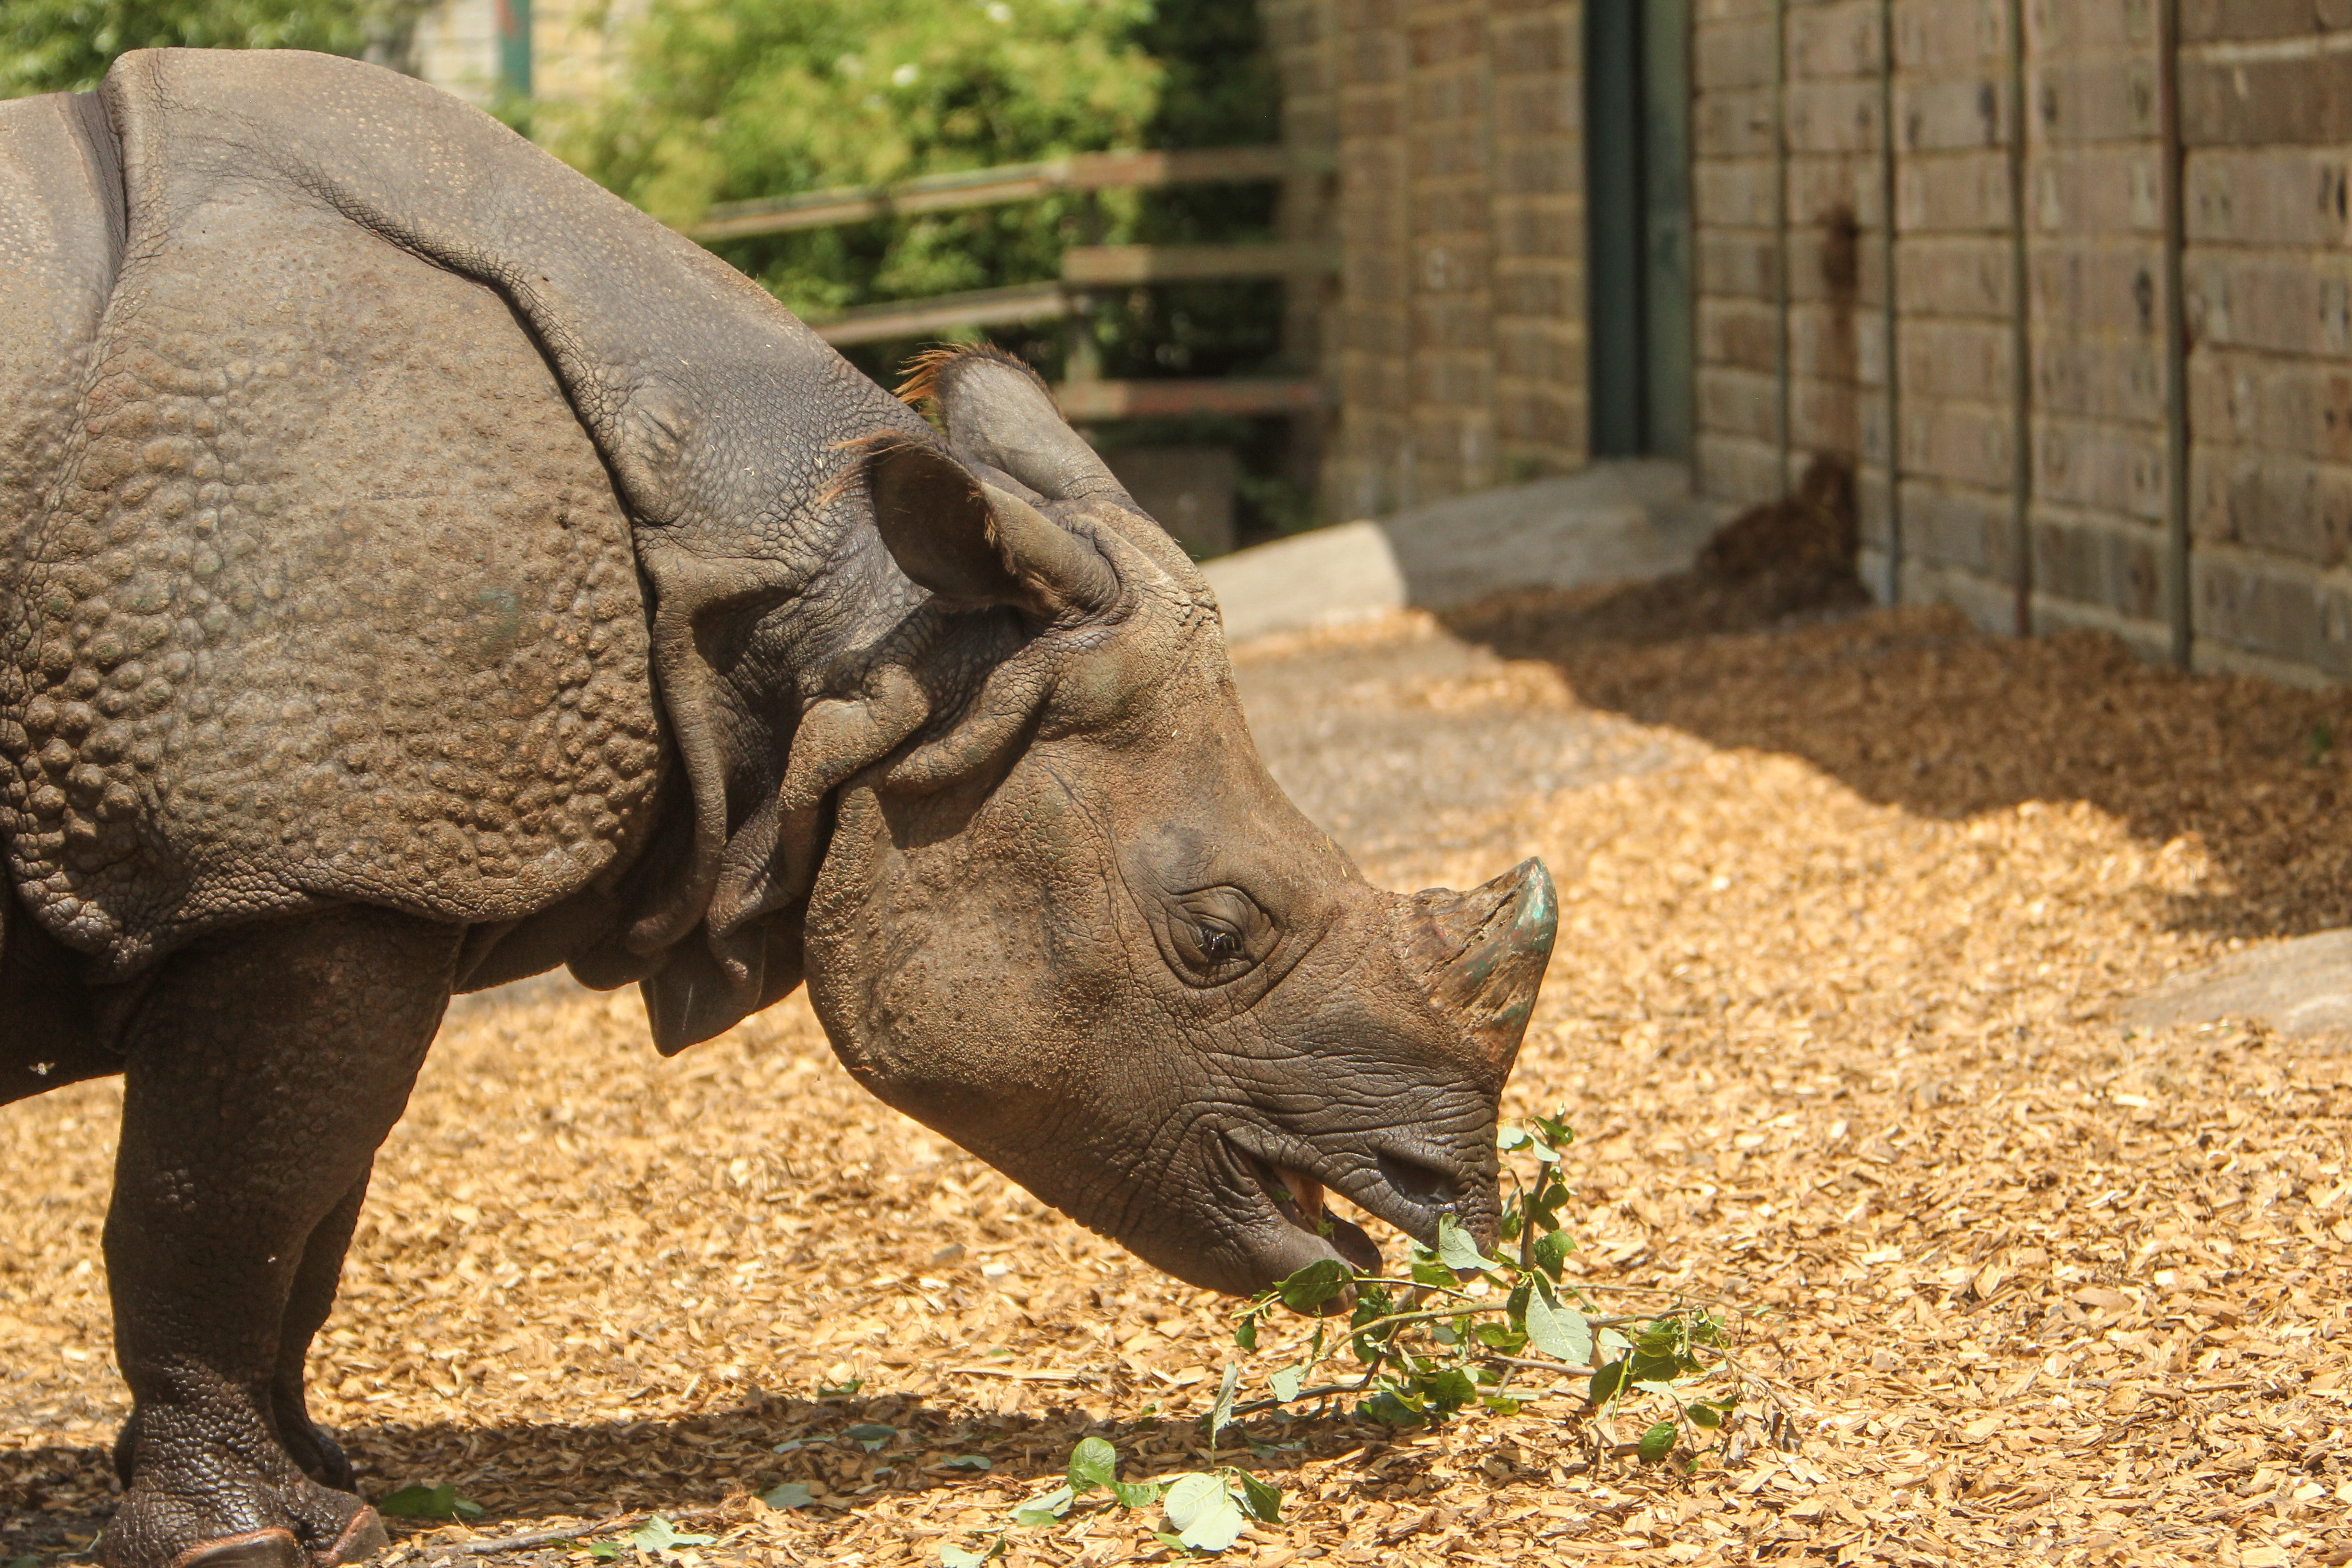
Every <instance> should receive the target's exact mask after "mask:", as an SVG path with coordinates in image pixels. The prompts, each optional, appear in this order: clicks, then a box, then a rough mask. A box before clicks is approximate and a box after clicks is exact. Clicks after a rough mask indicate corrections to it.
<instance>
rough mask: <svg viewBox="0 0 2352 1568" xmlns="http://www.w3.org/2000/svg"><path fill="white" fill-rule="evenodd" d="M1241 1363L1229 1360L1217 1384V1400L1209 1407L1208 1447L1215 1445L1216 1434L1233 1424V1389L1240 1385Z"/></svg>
mask: <svg viewBox="0 0 2352 1568" xmlns="http://www.w3.org/2000/svg"><path fill="white" fill-rule="evenodd" d="M1241 1381H1242V1363H1239V1362H1229V1363H1226V1366H1225V1380H1224V1382H1223V1383H1222V1384H1218V1385H1217V1402H1216V1404H1214V1405H1212V1406H1210V1408H1209V1447H1212V1448H1213V1447H1216V1446H1217V1434H1218V1433H1220V1432H1222V1431H1223V1430H1224V1429H1225V1428H1226V1427H1228V1426H1232V1425H1233V1424H1234V1389H1236V1388H1238V1387H1240V1386H1241Z"/></svg>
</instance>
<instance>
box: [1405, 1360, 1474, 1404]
mask: <svg viewBox="0 0 2352 1568" xmlns="http://www.w3.org/2000/svg"><path fill="white" fill-rule="evenodd" d="M1416 1392H1418V1393H1419V1394H1421V1396H1422V1397H1423V1399H1424V1400H1426V1401H1428V1403H1429V1407H1430V1408H1431V1409H1433V1410H1434V1411H1436V1412H1437V1413H1438V1414H1439V1415H1453V1414H1454V1412H1455V1411H1457V1410H1459V1409H1461V1408H1462V1407H1463V1406H1464V1405H1467V1404H1469V1403H1470V1402H1471V1401H1472V1400H1473V1399H1475V1398H1476V1397H1478V1385H1477V1384H1475V1383H1473V1382H1471V1381H1470V1374H1469V1373H1466V1372H1464V1371H1463V1370H1462V1369H1461V1368H1460V1367H1447V1368H1446V1369H1445V1370H1444V1371H1443V1372H1436V1373H1428V1374H1426V1375H1424V1376H1423V1377H1422V1378H1421V1380H1420V1387H1419V1389H1418V1390H1417V1391H1416Z"/></svg>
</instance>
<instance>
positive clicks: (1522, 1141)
mask: <svg viewBox="0 0 2352 1568" xmlns="http://www.w3.org/2000/svg"><path fill="white" fill-rule="evenodd" d="M1535 1141H1536V1140H1535V1134H1534V1133H1532V1132H1529V1131H1528V1130H1527V1129H1526V1128H1524V1127H1498V1128H1496V1130H1495V1147H1496V1148H1497V1149H1500V1150H1501V1151H1502V1152H1504V1153H1506V1154H1507V1153H1509V1152H1511V1151H1513V1150H1514V1149H1524V1148H1526V1147H1527V1146H1528V1144H1530V1143H1532V1142H1535Z"/></svg>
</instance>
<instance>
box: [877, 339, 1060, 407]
mask: <svg viewBox="0 0 2352 1568" xmlns="http://www.w3.org/2000/svg"><path fill="white" fill-rule="evenodd" d="M980 364H1001V365H1006V366H1009V367H1011V368H1012V369H1013V370H1015V371H1017V372H1019V373H1020V374H1022V375H1024V376H1025V377H1027V378H1028V380H1029V381H1030V382H1031V383H1033V384H1034V385H1035V386H1036V388H1037V390H1038V391H1040V392H1042V393H1044V394H1045V396H1046V397H1047V399H1048V400H1050V399H1051V398H1052V397H1053V395H1054V389H1053V388H1052V387H1050V386H1047V385H1046V384H1045V377H1044V376H1042V375H1039V374H1037V372H1036V370H1035V368H1034V367H1033V366H1032V365H1031V364H1030V363H1029V362H1028V361H1026V360H1024V359H1021V358H1020V357H1018V356H1017V355H1013V354H1010V353H1005V352H1004V351H1003V349H1001V348H998V347H997V346H996V345H995V344H993V343H941V344H940V345H939V346H937V347H936V348H929V349H925V350H924V351H923V352H922V353H919V354H917V355H916V356H915V357H914V358H913V359H911V360H908V362H907V379H906V380H904V381H902V382H900V383H899V384H898V398H899V401H901V402H903V403H908V404H912V405H915V406H917V407H920V406H921V405H924V404H926V403H928V404H929V405H931V408H932V411H933V412H935V413H936V412H939V411H940V408H941V406H942V403H943V400H944V398H945V397H946V396H947V395H950V394H951V392H952V390H953V386H954V383H955V381H956V380H957V378H958V377H959V376H960V375H961V374H962V373H963V372H965V371H967V370H970V369H972V368H973V367H975V366H977V365H980ZM942 381H945V382H946V383H947V385H946V386H944V387H943V386H941V385H940V383H941V382H942Z"/></svg>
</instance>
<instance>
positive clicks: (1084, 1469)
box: [940, 1437, 1282, 1568]
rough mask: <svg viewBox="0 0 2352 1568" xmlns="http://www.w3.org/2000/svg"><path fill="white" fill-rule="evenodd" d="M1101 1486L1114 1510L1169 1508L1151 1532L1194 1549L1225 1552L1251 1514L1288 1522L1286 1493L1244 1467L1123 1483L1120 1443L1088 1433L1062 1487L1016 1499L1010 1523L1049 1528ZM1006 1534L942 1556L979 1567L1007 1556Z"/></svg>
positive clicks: (967, 1567)
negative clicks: (1163, 1527)
mask: <svg viewBox="0 0 2352 1568" xmlns="http://www.w3.org/2000/svg"><path fill="white" fill-rule="evenodd" d="M1097 1492H1100V1493H1103V1494H1105V1497H1104V1500H1105V1501H1106V1502H1107V1504H1108V1506H1111V1507H1114V1508H1122V1509H1150V1508H1164V1509H1165V1510H1166V1516H1167V1517H1166V1523H1167V1525H1168V1528H1167V1529H1166V1530H1163V1531H1154V1532H1153V1533H1154V1534H1155V1535H1157V1536H1158V1537H1159V1539H1160V1542H1162V1543H1163V1544H1165V1545H1167V1546H1170V1547H1171V1548H1173V1549H1175V1550H1177V1551H1179V1552H1184V1553H1186V1554H1188V1555H1189V1554H1191V1553H1193V1552H1223V1550H1224V1549H1225V1548H1226V1547H1228V1546H1231V1545H1232V1544H1233V1543H1234V1542H1235V1541H1236V1540H1238V1539H1239V1538H1240V1536H1241V1532H1242V1531H1243V1530H1244V1528H1245V1527H1246V1526H1247V1524H1248V1521H1251V1520H1253V1519H1255V1520H1258V1521H1262V1522H1265V1523H1267V1524H1277V1523H1279V1522H1281V1520H1282V1493H1281V1491H1280V1490H1279V1489H1276V1487H1274V1486H1273V1485H1272V1484H1271V1483H1269V1482H1267V1481H1265V1480H1261V1479H1258V1478H1257V1477H1255V1476H1254V1475H1251V1474H1250V1473H1249V1472H1248V1471H1246V1470H1242V1469H1237V1468H1234V1467H1233V1466H1231V1465H1224V1466H1220V1467H1219V1468H1216V1469H1213V1470H1192V1471H1188V1472H1186V1473H1185V1474H1183V1475H1180V1476H1171V1478H1169V1479H1167V1480H1166V1481H1122V1480H1120V1479H1118V1448H1117V1447H1114V1446H1113V1445H1112V1444H1111V1443H1109V1442H1108V1441H1107V1440H1105V1439H1104V1438H1101V1437H1086V1438H1082V1439H1080V1440H1079V1443H1078V1446H1077V1447H1076V1448H1074V1449H1072V1450H1071V1451H1070V1465H1069V1470H1068V1472H1067V1474H1066V1476H1065V1478H1064V1479H1063V1482H1062V1484H1061V1485H1060V1486H1057V1487H1055V1488H1054V1489H1052V1490H1051V1491H1048V1492H1045V1493H1043V1494H1042V1495H1040V1496H1037V1497H1034V1498H1031V1499H1030V1500H1028V1501H1026V1502H1023V1503H1016V1504H1014V1505H1013V1513H1012V1522H1011V1525H1010V1528H1011V1529H1013V1530H1043V1529H1045V1528H1048V1527H1050V1526H1052V1525H1055V1524H1059V1523H1061V1522H1062V1521H1065V1520H1066V1519H1068V1518H1069V1517H1070V1516H1071V1515H1072V1514H1073V1513H1074V1512H1076V1510H1079V1509H1080V1508H1081V1507H1083V1506H1085V1505H1087V1503H1088V1501H1089V1500H1091V1499H1092V1497H1093V1494H1095V1493H1097ZM1005 1534H1006V1532H1005V1531H1003V1530H1000V1531H997V1532H996V1533H995V1535H994V1536H993V1537H992V1538H991V1539H990V1540H989V1541H988V1542H985V1543H984V1544H981V1545H964V1544H961V1543H955V1542H950V1543H946V1544H942V1545H941V1546H940V1563H942V1564H943V1568H979V1565H980V1564H981V1563H986V1562H988V1561H989V1560H990V1559H992V1558H995V1557H1001V1556H1003V1554H1004V1549H1005Z"/></svg>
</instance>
